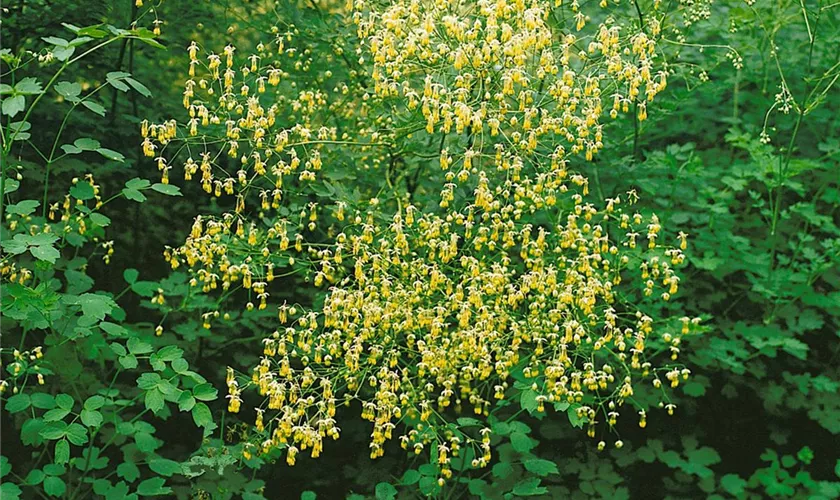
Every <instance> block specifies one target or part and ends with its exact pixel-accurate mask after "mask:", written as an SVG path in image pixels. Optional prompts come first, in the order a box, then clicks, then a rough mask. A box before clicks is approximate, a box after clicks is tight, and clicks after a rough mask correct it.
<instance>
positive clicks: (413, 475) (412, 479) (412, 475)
mask: <svg viewBox="0 0 840 500" xmlns="http://www.w3.org/2000/svg"><path fill="white" fill-rule="evenodd" d="M421 477H423V475H422V474H420V472H419V471H417V470H415V469H409V470H407V471H405V474H403V477H402V479H401V480H400V483H402V484H404V485H412V484H414V483H416V482H417V481H419V480H420V478H421Z"/></svg>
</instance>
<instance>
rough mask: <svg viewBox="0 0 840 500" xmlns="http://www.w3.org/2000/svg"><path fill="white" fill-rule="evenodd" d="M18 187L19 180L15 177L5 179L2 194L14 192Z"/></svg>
mask: <svg viewBox="0 0 840 500" xmlns="http://www.w3.org/2000/svg"><path fill="white" fill-rule="evenodd" d="M18 188H20V181H18V180H17V179H6V185H5V186H3V194H10V193H14V192H15V191H17V190H18Z"/></svg>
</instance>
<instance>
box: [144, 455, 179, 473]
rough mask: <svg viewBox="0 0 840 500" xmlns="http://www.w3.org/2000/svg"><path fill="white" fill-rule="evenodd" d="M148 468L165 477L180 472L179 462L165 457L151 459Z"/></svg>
mask: <svg viewBox="0 0 840 500" xmlns="http://www.w3.org/2000/svg"><path fill="white" fill-rule="evenodd" d="M149 468H150V469H152V470H153V471H154V472H156V473H158V474H160V475H161V476H165V477H172V475H173V474H179V473H180V472H181V464H179V463H178V462H176V461H174V460H168V459H165V458H157V459H155V460H151V461H150V462H149Z"/></svg>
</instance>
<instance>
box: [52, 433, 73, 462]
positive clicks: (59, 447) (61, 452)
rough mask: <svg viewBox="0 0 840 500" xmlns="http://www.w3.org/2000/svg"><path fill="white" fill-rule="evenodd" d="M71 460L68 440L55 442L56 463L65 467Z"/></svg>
mask: <svg viewBox="0 0 840 500" xmlns="http://www.w3.org/2000/svg"><path fill="white" fill-rule="evenodd" d="M69 460H70V443H69V442H68V441H67V440H66V439H60V440H58V441H56V442H55V463H57V464H59V465H64V464H66V463H67V462H68V461H69Z"/></svg>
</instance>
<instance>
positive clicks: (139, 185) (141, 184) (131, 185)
mask: <svg viewBox="0 0 840 500" xmlns="http://www.w3.org/2000/svg"><path fill="white" fill-rule="evenodd" d="M151 184H152V183H151V182H149V181H148V180H146V179H141V178H139V177H135V178H133V179H131V180H129V181H127V182H126V183H125V187H126V188H128V189H147V188H148V187H149V186H150V185H151Z"/></svg>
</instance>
